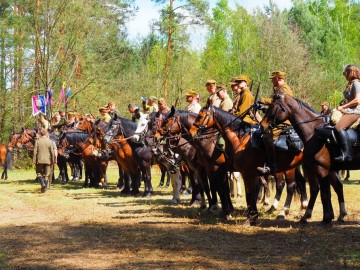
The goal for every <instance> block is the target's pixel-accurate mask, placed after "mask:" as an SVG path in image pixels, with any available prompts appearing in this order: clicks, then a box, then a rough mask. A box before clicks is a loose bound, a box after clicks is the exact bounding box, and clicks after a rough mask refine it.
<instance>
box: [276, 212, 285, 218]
mask: <svg viewBox="0 0 360 270" xmlns="http://www.w3.org/2000/svg"><path fill="white" fill-rule="evenodd" d="M285 218H286V217H285V214H284V213H280V214H279V215H277V216H276V219H277V220H283V219H285Z"/></svg>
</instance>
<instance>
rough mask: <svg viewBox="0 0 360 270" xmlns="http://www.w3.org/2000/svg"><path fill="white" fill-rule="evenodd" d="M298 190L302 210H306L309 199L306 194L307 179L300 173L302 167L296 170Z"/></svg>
mask: <svg viewBox="0 0 360 270" xmlns="http://www.w3.org/2000/svg"><path fill="white" fill-rule="evenodd" d="M295 181H296V189H297V192H298V193H299V194H300V197H301V209H306V207H307V206H308V198H307V193H306V179H305V177H304V176H303V175H302V173H301V171H300V167H296V168H295Z"/></svg>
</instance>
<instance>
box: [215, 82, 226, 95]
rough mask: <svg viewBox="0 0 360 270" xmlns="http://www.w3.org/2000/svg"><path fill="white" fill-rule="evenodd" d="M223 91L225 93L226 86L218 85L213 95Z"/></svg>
mask: <svg viewBox="0 0 360 270" xmlns="http://www.w3.org/2000/svg"><path fill="white" fill-rule="evenodd" d="M222 90H225V91H226V85H225V84H219V85H217V86H216V91H215V93H219V92H220V91H222Z"/></svg>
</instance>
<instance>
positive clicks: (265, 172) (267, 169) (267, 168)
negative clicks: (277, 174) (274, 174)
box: [256, 165, 271, 174]
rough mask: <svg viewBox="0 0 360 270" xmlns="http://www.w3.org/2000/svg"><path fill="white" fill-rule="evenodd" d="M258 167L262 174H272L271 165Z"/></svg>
mask: <svg viewBox="0 0 360 270" xmlns="http://www.w3.org/2000/svg"><path fill="white" fill-rule="evenodd" d="M256 169H257V171H258V172H260V173H261V174H270V172H271V170H270V167H269V166H266V165H264V167H257V168H256Z"/></svg>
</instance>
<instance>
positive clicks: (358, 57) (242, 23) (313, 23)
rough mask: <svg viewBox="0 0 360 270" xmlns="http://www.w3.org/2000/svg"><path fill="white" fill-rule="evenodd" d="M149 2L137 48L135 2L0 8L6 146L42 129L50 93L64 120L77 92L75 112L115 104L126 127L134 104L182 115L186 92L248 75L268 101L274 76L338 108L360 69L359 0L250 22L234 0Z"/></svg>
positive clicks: (10, 1)
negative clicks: (164, 106) (147, 28)
mask: <svg viewBox="0 0 360 270" xmlns="http://www.w3.org/2000/svg"><path fill="white" fill-rule="evenodd" d="M152 1H153V2H154V3H156V4H157V6H158V7H159V9H161V12H160V16H159V18H158V20H155V21H154V22H153V26H152V30H151V32H150V33H149V34H148V35H147V36H145V37H142V38H139V40H136V41H133V40H130V39H129V32H128V29H127V28H126V23H127V22H128V21H129V20H131V19H132V17H133V16H134V14H136V12H137V6H136V5H135V3H134V1H130V0H62V1H58V0H46V1H45V0H0V16H1V20H0V92H1V99H0V141H2V142H5V143H6V142H8V138H9V134H10V133H11V132H12V131H19V130H20V129H21V128H22V127H34V126H35V118H34V117H33V116H32V114H31V112H32V110H31V97H32V96H33V95H37V94H45V93H46V91H47V90H48V91H50V90H51V89H52V91H53V100H54V104H53V105H52V108H51V111H52V112H54V111H56V110H64V106H65V102H64V101H63V100H62V101H60V102H58V99H59V95H60V92H61V91H60V90H61V89H62V88H64V89H65V91H67V89H68V88H69V87H70V88H71V94H70V96H69V100H68V103H67V107H68V108H67V110H68V111H70V110H71V111H77V112H80V113H89V112H91V113H92V114H94V115H96V116H97V115H98V108H99V107H101V106H104V105H105V104H107V102H108V101H109V100H114V101H115V102H116V104H117V108H118V109H119V110H120V112H121V114H122V116H124V117H129V116H130V114H129V112H128V111H127V105H128V103H137V104H138V105H140V96H145V97H149V96H150V95H155V96H157V97H165V98H166V100H167V102H168V104H174V103H175V100H176V99H179V103H178V108H184V107H185V105H186V103H185V100H184V92H185V91H186V90H188V89H193V90H195V91H197V92H199V93H200V95H201V97H205V96H206V95H207V93H206V89H205V87H204V84H205V81H206V80H207V79H210V78H211V79H215V80H217V81H218V82H223V83H228V82H229V81H230V80H231V78H232V77H234V76H238V75H240V74H247V75H249V76H250V77H251V78H252V80H253V81H254V82H255V83H254V88H257V85H258V83H259V82H261V85H262V87H261V93H260V95H261V96H266V97H267V96H270V95H271V93H272V91H273V90H272V87H271V84H270V81H269V79H268V78H269V75H270V74H271V72H272V71H273V70H283V71H286V72H287V81H288V84H289V85H290V86H291V87H292V88H293V89H294V93H295V95H296V97H298V98H300V99H302V100H304V101H306V102H308V103H309V104H310V105H311V106H313V107H314V108H316V109H319V108H320V104H321V103H322V102H323V101H329V102H330V103H331V107H334V106H336V105H337V104H338V103H339V102H340V101H341V99H342V91H343V89H344V87H345V85H346V81H345V79H344V77H343V76H342V69H343V67H344V66H345V65H346V64H349V63H353V64H356V65H359V64H360V49H359V48H360V46H359V45H360V44H359V43H360V23H359V18H360V2H359V1H358V0H355V1H354V0H328V1H325V0H316V1H310V0H308V1H305V0H293V1H292V7H291V9H290V10H280V9H279V7H278V6H277V5H276V4H275V2H276V1H269V4H268V5H267V6H266V7H264V8H263V9H257V10H256V11H255V12H254V13H252V14H249V13H248V12H247V11H246V10H245V9H244V8H243V7H242V6H241V5H235V7H232V8H231V7H229V4H228V1H227V0H219V1H217V3H216V5H215V7H214V8H212V9H210V8H209V3H208V2H207V1H204V0H152ZM194 25H199V26H202V27H204V28H205V29H207V34H206V38H205V42H204V44H205V45H204V48H203V49H202V50H195V49H193V47H192V46H191V38H190V31H191V29H193V28H191V27H192V26H194ZM253 91H255V90H253ZM229 92H231V91H229ZM229 94H230V95H231V93H229ZM204 102H205V98H202V100H201V103H202V105H204ZM48 111H50V110H48Z"/></svg>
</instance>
